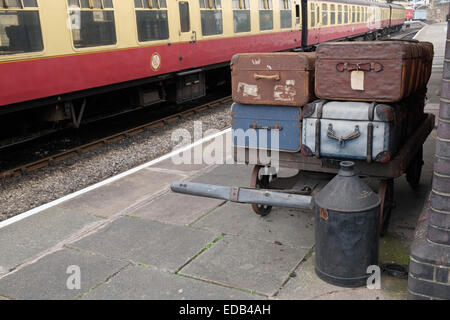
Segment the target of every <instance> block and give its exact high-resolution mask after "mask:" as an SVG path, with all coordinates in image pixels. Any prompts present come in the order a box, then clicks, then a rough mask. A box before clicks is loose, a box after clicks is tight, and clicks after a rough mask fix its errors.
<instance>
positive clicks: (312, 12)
mask: <svg viewBox="0 0 450 320" xmlns="http://www.w3.org/2000/svg"><path fill="white" fill-rule="evenodd" d="M309 6H310V12H311V19H310V20H311V27H314V26H315V25H316V10H314V9H315V8H316V6H315V5H313V4H311V3H310V4H309Z"/></svg>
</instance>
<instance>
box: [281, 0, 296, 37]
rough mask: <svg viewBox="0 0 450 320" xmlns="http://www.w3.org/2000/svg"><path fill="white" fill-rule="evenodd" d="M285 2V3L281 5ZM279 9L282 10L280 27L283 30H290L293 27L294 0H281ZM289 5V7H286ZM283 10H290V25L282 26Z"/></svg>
mask: <svg viewBox="0 0 450 320" xmlns="http://www.w3.org/2000/svg"><path fill="white" fill-rule="evenodd" d="M281 4H283V5H281ZM279 6H280V7H279V11H280V29H281V30H289V29H292V28H293V23H292V0H280V1H279ZM286 7H288V8H286ZM282 11H284V12H290V13H291V19H290V26H289V27H283V26H282V23H281V22H282V20H281V19H282V15H281V14H282Z"/></svg>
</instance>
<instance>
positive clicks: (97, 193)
mask: <svg viewBox="0 0 450 320" xmlns="http://www.w3.org/2000/svg"><path fill="white" fill-rule="evenodd" d="M445 28H446V26H445V24H435V25H430V26H427V27H425V29H424V30H423V31H421V32H420V33H419V35H418V38H419V39H421V37H423V39H422V40H427V41H433V42H435V41H436V44H435V51H436V57H441V56H442V57H443V50H444V46H440V42H441V41H442V42H443V43H444V44H445V34H446V31H445ZM441 79H442V68H439V64H438V63H437V64H436V68H434V69H433V76H432V79H431V82H430V88H432V89H431V90H429V104H428V105H427V107H426V110H427V112H436V110H438V106H439V105H438V101H439V97H438V96H437V94H438V92H437V91H435V90H434V89H433V88H440V85H441ZM436 105H437V107H436ZM230 134H231V132H230V130H226V131H223V132H220V133H217V134H215V135H213V136H210V137H208V138H205V139H203V140H199V141H197V142H195V143H194V144H193V145H190V146H187V147H184V148H183V149H182V150H179V151H177V152H173V153H172V154H169V155H166V156H164V157H162V158H159V159H156V160H153V161H151V162H150V163H147V164H144V165H142V166H140V167H137V168H135V169H133V170H130V171H128V172H125V173H122V174H120V175H118V176H115V177H113V178H110V179H108V180H106V181H104V182H102V183H99V184H96V185H94V186H92V187H89V188H87V189H84V190H80V191H78V192H76V193H74V194H72V195H68V196H66V197H64V198H62V199H59V200H56V201H54V202H52V203H49V204H47V205H44V206H42V207H39V208H36V209H33V210H31V211H29V212H26V213H23V214H22V215H19V216H16V217H14V218H11V219H9V220H6V221H4V222H2V223H0V243H1V244H2V245H1V246H0V300H2V299H251V300H261V299H352V300H356V299H405V298H406V294H407V280H406V279H398V278H394V277H390V276H389V275H383V276H382V282H381V289H379V290H377V289H373V290H369V289H367V288H365V287H362V288H355V289H350V288H341V287H336V286H332V285H329V284H327V283H325V282H323V281H322V280H320V279H319V278H318V277H317V276H316V275H315V273H314V219H313V212H312V211H302V210H294V209H285V208H273V210H272V212H271V213H270V214H269V215H268V216H265V217H260V216H258V215H256V214H255V213H253V211H252V210H251V208H250V206H249V205H241V204H235V203H231V202H225V201H221V200H215V199H206V198H198V197H190V196H186V195H180V194H175V193H172V192H171V191H170V189H169V187H170V183H171V182H172V181H175V180H177V181H180V180H185V181H195V182H203V183H210V184H220V185H228V186H243V187H245V186H249V182H250V174H251V170H252V166H246V165H235V164H206V163H204V162H203V163H202V161H201V160H202V156H201V152H196V150H201V148H202V149H203V150H211V148H219V147H221V146H223V148H220V150H222V155H223V159H224V162H225V163H227V162H229V161H230V159H231V150H232V149H231V145H230V143H229V142H230V141H231V139H230ZM435 137H436V131H433V132H432V134H431V135H430V136H429V138H428V139H427V141H426V143H425V145H424V157H425V159H424V161H425V165H424V167H423V169H422V179H421V183H420V186H419V188H418V189H416V190H412V189H411V188H410V187H409V185H408V184H407V182H406V179H405V178H404V177H401V178H399V179H396V181H395V201H396V204H397V207H396V209H395V210H394V211H393V213H392V217H391V222H390V226H389V230H388V232H387V234H386V235H385V236H384V237H383V238H381V239H380V256H379V257H380V258H379V260H380V261H379V262H380V263H387V262H396V263H400V264H408V260H409V245H410V243H411V241H412V239H413V238H414V228H415V226H416V223H417V219H418V217H419V214H420V212H421V210H422V206H423V203H424V200H425V197H426V194H427V192H428V191H429V189H430V183H431V177H432V172H433V155H434V151H435ZM208 148H209V149H208ZM217 150H219V149H217ZM180 151H181V152H182V154H183V155H187V156H186V157H185V159H187V160H190V163H192V164H186V163H184V164H175V163H174V162H176V160H177V159H179V155H180V153H179V152H180ZM185 162H189V161H185ZM290 174H292V172H290V171H288V170H282V171H281V172H280V175H281V176H283V175H290ZM78 280H80V281H78Z"/></svg>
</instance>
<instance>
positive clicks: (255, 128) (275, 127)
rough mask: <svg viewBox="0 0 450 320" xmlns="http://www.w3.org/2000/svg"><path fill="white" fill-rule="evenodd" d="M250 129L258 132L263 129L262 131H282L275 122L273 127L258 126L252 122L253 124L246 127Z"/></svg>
mask: <svg viewBox="0 0 450 320" xmlns="http://www.w3.org/2000/svg"><path fill="white" fill-rule="evenodd" d="M248 127H249V128H250V129H254V130H258V129H264V130H278V131H281V130H283V127H280V126H279V124H278V122H275V125H274V126H259V125H258V124H257V123H256V121H254V122H253V124H251V125H249V126H248Z"/></svg>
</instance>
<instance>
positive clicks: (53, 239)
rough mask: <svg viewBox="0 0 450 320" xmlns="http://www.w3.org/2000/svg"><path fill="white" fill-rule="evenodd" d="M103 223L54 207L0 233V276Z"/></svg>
mask: <svg viewBox="0 0 450 320" xmlns="http://www.w3.org/2000/svg"><path fill="white" fill-rule="evenodd" d="M100 220H102V219H101V218H98V217H94V216H91V215H87V214H81V213H79V212H77V211H71V210H63V209H61V208H59V207H53V208H50V209H47V210H45V211H43V212H40V213H39V214H37V215H34V216H31V217H28V218H26V219H24V220H22V221H20V222H16V223H14V224H11V225H9V226H7V227H5V228H2V229H0V243H1V245H0V275H1V274H4V273H7V272H8V271H9V270H11V269H13V268H15V267H16V266H18V265H19V264H21V263H22V262H24V261H25V260H27V259H30V258H32V257H34V256H35V255H37V254H38V253H40V252H42V251H45V250H47V249H49V248H51V247H53V246H54V245H56V244H58V243H59V242H60V241H62V240H64V239H66V238H67V237H68V236H69V235H70V234H72V233H75V232H77V231H78V230H80V229H82V228H84V227H86V226H88V225H90V224H92V223H95V222H98V221H100Z"/></svg>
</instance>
